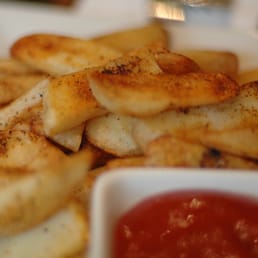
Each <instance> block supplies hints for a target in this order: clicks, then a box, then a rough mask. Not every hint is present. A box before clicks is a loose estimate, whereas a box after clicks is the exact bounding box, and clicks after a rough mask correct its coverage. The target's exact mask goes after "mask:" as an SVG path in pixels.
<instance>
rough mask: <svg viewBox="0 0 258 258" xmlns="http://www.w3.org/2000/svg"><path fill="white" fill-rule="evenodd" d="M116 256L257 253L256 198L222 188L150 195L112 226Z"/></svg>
mask: <svg viewBox="0 0 258 258" xmlns="http://www.w3.org/2000/svg"><path fill="white" fill-rule="evenodd" d="M113 240H114V241H113V243H114V244H113V257H114V258H197V257H198V258H199V257H200V258H221V257H223V258H240V257H241V258H253V257H258V202H257V200H253V199H248V198H247V197H241V196H237V195H232V194H228V193H222V192H207V191H205V192H204V191H187V192H174V193H166V194H162V195H158V196H155V197H151V198H149V199H147V200H145V201H143V202H142V203H140V204H138V205H137V206H136V207H135V208H133V209H132V210H130V211H129V212H128V213H126V214H125V215H124V216H122V217H121V218H120V219H119V220H118V223H117V225H116V227H115V231H114V239H113Z"/></svg>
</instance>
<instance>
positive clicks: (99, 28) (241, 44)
mask: <svg viewBox="0 0 258 258" xmlns="http://www.w3.org/2000/svg"><path fill="white" fill-rule="evenodd" d="M0 17H1V19H0V40H1V48H0V56H7V55H8V50H9V47H10V46H11V44H12V43H13V42H14V41H15V40H16V39H17V38H19V37H21V36H23V35H25V34H29V33H37V32H38V33H40V32H50V33H62V34H66V35H71V36H80V37H92V36H96V35H100V34H102V33H107V32H111V31H114V30H118V29H123V28H128V27H132V26H140V25H142V23H143V22H147V21H148V18H147V17H145V18H143V19H134V17H127V18H126V19H118V18H116V17H112V18H109V19H107V18H104V17H103V18H101V17H94V15H92V16H89V15H87V16H83V15H79V14H77V13H74V12H72V11H70V12H69V11H67V10H63V9H56V8H54V9H49V8H43V7H42V8H36V7H29V6H17V5H12V4H3V3H2V4H0ZM168 29H169V32H170V34H171V46H172V47H173V49H176V50H177V49H184V48H202V49H218V50H229V51H230V50H231V51H234V52H235V53H236V54H238V56H239V59H240V69H241V70H246V69H250V68H254V67H258V51H257V45H258V38H257V37H256V36H255V35H252V34H250V33H245V32H243V31H237V30H232V29H225V28H218V27H213V28H212V29H211V28H207V27H190V26H188V27H185V26H180V25H178V24H174V23H173V24H172V23H171V24H170V25H169V26H168Z"/></svg>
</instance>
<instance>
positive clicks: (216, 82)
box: [89, 70, 239, 116]
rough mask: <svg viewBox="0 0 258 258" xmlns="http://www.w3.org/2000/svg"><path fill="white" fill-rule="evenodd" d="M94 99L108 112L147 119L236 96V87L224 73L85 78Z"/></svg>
mask: <svg viewBox="0 0 258 258" xmlns="http://www.w3.org/2000/svg"><path fill="white" fill-rule="evenodd" d="M89 81H90V87H91V89H92V92H93V94H94V96H95V97H96V99H97V100H98V101H99V102H100V103H101V104H102V105H103V106H104V107H106V108H107V109H108V110H110V111H112V112H115V113H121V114H127V115H135V116H146V115H147V116H148V115H154V114H157V113H160V112H162V111H164V110H166V109H169V108H188V107H193V106H199V105H207V104H213V103H218V102H221V101H224V100H227V99H229V98H232V97H234V96H236V95H237V94H238V93H239V85H238V84H237V83H236V82H235V81H233V80H232V79H230V78H229V77H228V76H226V75H225V74H220V73H187V74H182V75H174V74H158V75H155V74H148V73H144V74H128V75H127V74H126V75H124V74H110V73H109V72H108V73H107V72H106V71H105V70H104V71H102V72H98V71H93V72H91V73H90V75H89Z"/></svg>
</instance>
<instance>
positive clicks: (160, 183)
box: [89, 168, 258, 258]
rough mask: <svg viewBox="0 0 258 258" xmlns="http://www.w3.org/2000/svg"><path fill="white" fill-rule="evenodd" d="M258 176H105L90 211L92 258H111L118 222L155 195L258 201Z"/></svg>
mask: <svg viewBox="0 0 258 258" xmlns="http://www.w3.org/2000/svg"><path fill="white" fill-rule="evenodd" d="M257 184H258V174H257V173H255V172H250V171H249V172H248V171H243V173H241V172H240V173H239V172H236V171H230V170H219V171H218V170H208V169H207V170H198V169H187V170H185V169H172V168H169V169H166V168H164V169H159V168H156V169H153V168H144V169H143V168H131V169H120V170H117V171H114V172H110V173H107V174H105V175H102V176H101V177H100V178H99V179H98V180H97V183H96V184H95V188H94V193H93V198H92V207H91V218H94V219H93V220H92V221H91V245H90V247H91V248H90V253H89V258H111V254H110V253H111V242H112V231H113V227H114V224H115V222H116V221H117V219H118V218H119V217H120V216H121V214H123V213H124V212H126V211H127V210H129V209H130V208H132V207H133V206H134V205H136V204H137V203H139V202H140V201H142V200H143V199H145V198H146V197H150V196H152V195H155V194H158V193H162V192H167V191H176V190H186V189H187V190H189V189H192V190H193V189H206V190H219V191H227V192H231V193H232V192H233V193H238V194H244V195H247V196H252V197H255V198H257V199H258V188H257Z"/></svg>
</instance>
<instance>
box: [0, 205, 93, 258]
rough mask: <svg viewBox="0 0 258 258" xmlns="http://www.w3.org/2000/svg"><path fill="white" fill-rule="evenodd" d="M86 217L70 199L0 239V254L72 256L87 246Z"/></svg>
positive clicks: (8, 257) (11, 257)
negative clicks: (32, 224)
mask: <svg viewBox="0 0 258 258" xmlns="http://www.w3.org/2000/svg"><path fill="white" fill-rule="evenodd" d="M88 234H89V232H88V221H87V219H86V217H85V210H84V208H83V207H82V206H81V205H80V204H78V203H76V202H70V203H69V204H68V205H66V207H64V208H63V209H61V210H59V211H58V212H57V213H56V214H54V215H53V216H51V217H50V218H48V219H47V220H46V221H44V222H42V223H41V224H38V225H36V226H35V227H34V228H32V229H30V230H28V231H25V232H22V233H20V234H17V235H14V236H9V237H2V238H1V239H0V256H1V257H5V258H17V257H19V258H28V257H33V258H64V257H70V256H71V257H72V255H73V254H74V253H77V252H79V251H81V250H83V249H85V248H86V247H87V243H88Z"/></svg>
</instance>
